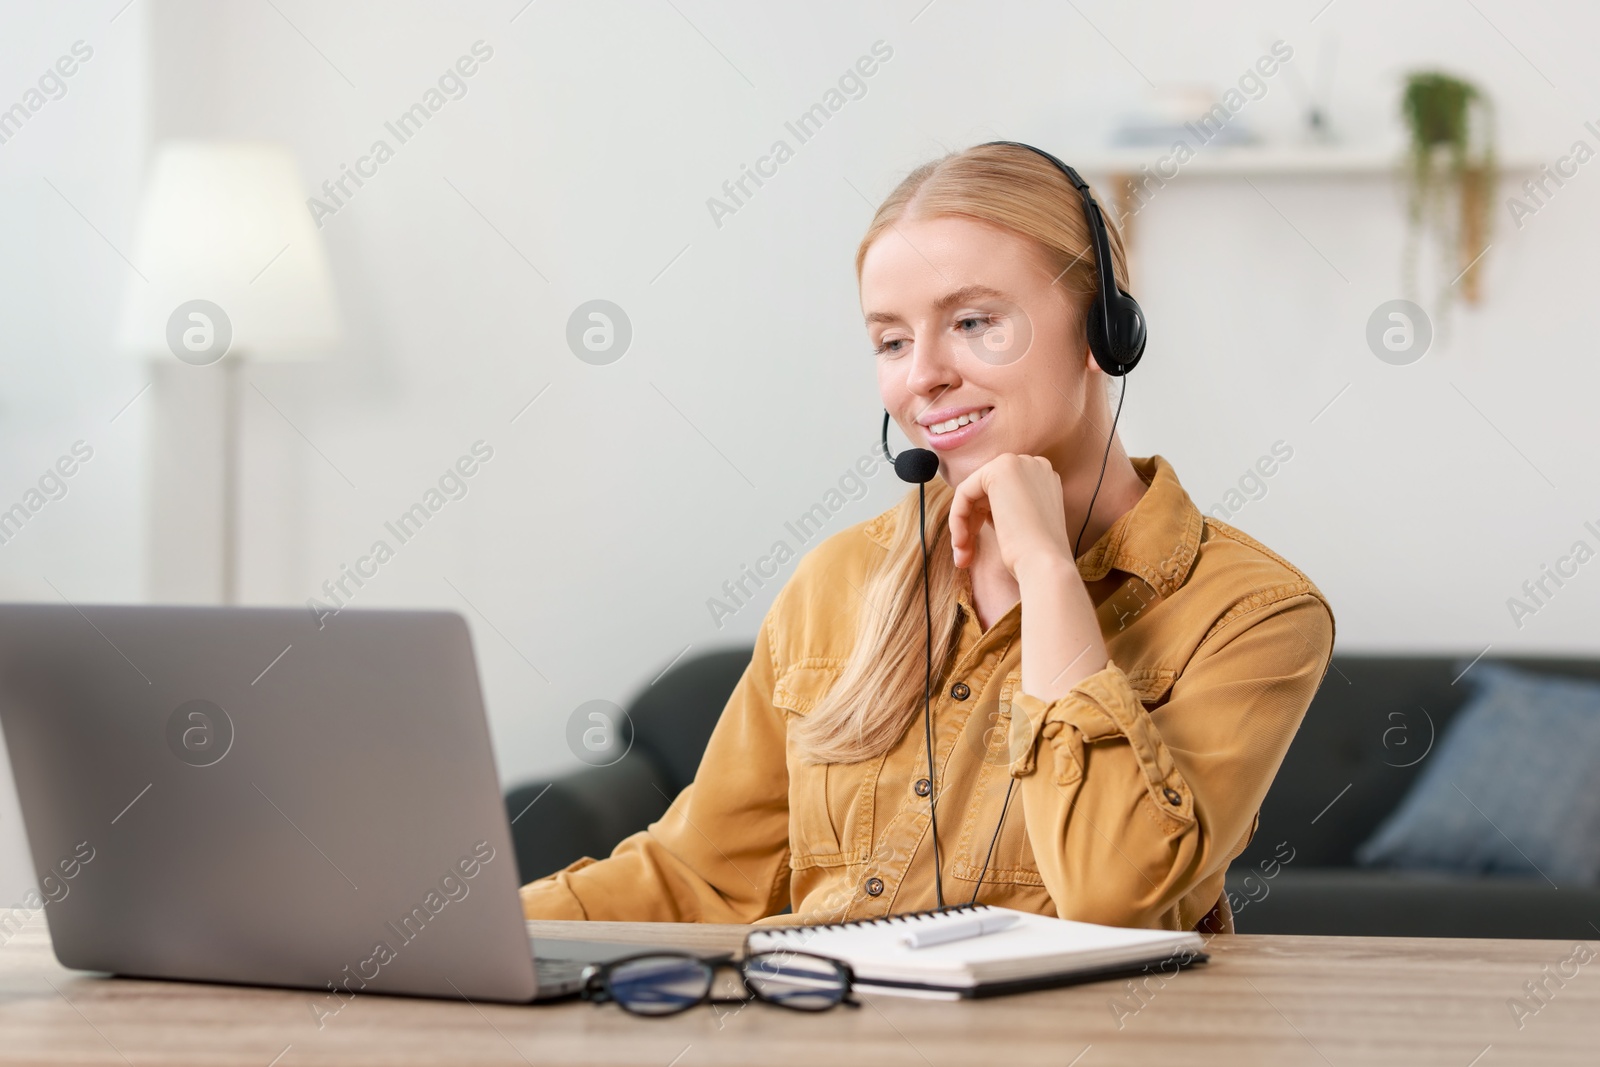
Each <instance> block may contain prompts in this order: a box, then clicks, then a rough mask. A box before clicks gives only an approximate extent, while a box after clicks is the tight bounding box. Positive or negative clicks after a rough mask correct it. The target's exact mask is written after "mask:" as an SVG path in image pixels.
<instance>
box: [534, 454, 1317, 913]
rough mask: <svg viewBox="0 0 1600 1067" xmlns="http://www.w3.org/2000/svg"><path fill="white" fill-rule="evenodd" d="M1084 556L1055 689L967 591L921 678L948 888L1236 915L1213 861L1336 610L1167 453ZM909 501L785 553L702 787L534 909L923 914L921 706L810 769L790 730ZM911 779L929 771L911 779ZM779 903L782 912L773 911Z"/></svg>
mask: <svg viewBox="0 0 1600 1067" xmlns="http://www.w3.org/2000/svg"><path fill="white" fill-rule="evenodd" d="M1132 462H1133V464H1134V467H1135V469H1136V470H1137V471H1138V473H1139V476H1140V478H1141V479H1142V480H1143V481H1144V482H1145V483H1146V484H1147V485H1148V486H1149V488H1148V489H1147V490H1146V491H1145V493H1144V495H1143V496H1142V497H1141V498H1140V499H1139V501H1138V503H1136V504H1135V505H1134V506H1133V508H1131V509H1130V510H1129V511H1127V512H1126V513H1124V514H1123V515H1122V516H1121V517H1119V518H1118V519H1117V521H1116V522H1115V523H1114V524H1113V525H1112V526H1111V528H1110V529H1109V530H1108V531H1106V533H1105V534H1104V536H1102V537H1101V538H1100V540H1099V541H1097V542H1096V543H1095V544H1094V545H1093V546H1091V547H1090V548H1089V549H1088V550H1087V551H1086V552H1085V553H1084V554H1083V556H1082V557H1080V558H1079V560H1078V570H1079V573H1080V574H1081V575H1082V576H1083V580H1084V582H1085V585H1086V587H1087V588H1088V590H1089V593H1090V598H1091V600H1092V601H1093V602H1094V604H1095V605H1096V611H1097V614H1098V616H1099V620H1100V629H1101V632H1102V634H1103V635H1104V638H1105V642H1106V647H1107V650H1108V651H1109V653H1110V660H1109V662H1107V664H1106V666H1105V667H1104V668H1103V669H1102V670H1100V671H1098V672H1096V673H1095V674H1092V675H1090V676H1089V677H1088V678H1086V679H1084V680H1083V681H1082V682H1081V683H1079V684H1078V685H1077V686H1075V687H1073V689H1072V690H1071V691H1070V692H1068V693H1067V694H1066V695H1065V696H1063V697H1061V698H1060V699H1058V700H1055V701H1051V702H1049V703H1046V702H1044V701H1042V700H1040V699H1038V698H1036V697H1034V696H1031V695H1030V694H1028V693H1025V692H1022V691H1021V689H1020V688H1019V682H1020V676H1021V662H1022V659H1021V657H1022V647H1021V642H1020V625H1021V613H1022V605H1021V604H1020V603H1018V604H1014V605H1012V607H1011V608H1010V610H1008V611H1007V612H1006V614H1005V615H1003V616H1002V617H1001V618H1000V619H999V620H997V621H996V622H995V623H994V625H993V626H991V627H990V628H989V629H988V630H984V629H983V628H982V626H981V624H980V623H979V622H978V619H977V614H976V612H975V611H974V610H973V606H972V601H971V596H970V583H969V587H968V588H966V589H963V590H962V592H961V595H960V603H961V607H962V613H961V628H960V638H959V647H958V649H957V652H956V654H955V656H954V657H953V660H952V663H953V667H952V669H951V670H950V671H949V672H948V673H947V674H946V675H945V676H944V677H942V678H940V679H937V680H936V684H935V686H934V690H933V694H934V696H933V723H934V727H933V729H934V746H935V747H934V751H935V759H936V762H937V765H938V766H939V767H940V768H941V770H940V777H941V791H940V795H939V808H938V826H939V847H940V855H941V859H942V861H943V879H944V888H945V900H946V902H947V903H956V902H960V903H965V902H966V901H967V900H968V899H969V898H970V897H971V895H972V891H973V887H974V884H975V882H976V880H977V878H978V872H979V869H980V868H981V867H982V866H983V863H984V856H985V854H986V852H987V851H988V849H989V847H990V841H991V838H992V837H993V835H994V833H995V826H996V823H997V821H999V819H1000V814H1001V806H1002V801H1003V799H1004V796H1005V793H1006V784H1007V781H1008V778H1014V779H1015V780H1016V787H1015V789H1014V791H1013V793H1012V797H1011V802H1010V806H1009V808H1008V810H1007V811H1006V814H1005V819H1004V822H1003V824H1002V826H1001V829H1000V833H999V838H998V840H997V841H995V843H994V851H993V858H992V860H991V861H990V863H989V869H988V872H987V873H986V874H985V875H984V877H983V883H982V887H981V895H980V897H979V899H980V900H981V901H984V902H988V903H993V904H1000V905H1004V906H1006V907H1011V908H1017V909H1020V910H1023V911H1031V912H1038V913H1041V914H1045V915H1057V916H1060V917H1062V918H1067V919H1080V920H1084V921H1088V922H1097V923H1107V924H1111V925H1116V926H1142V927H1160V928H1164V929H1171V930H1177V929H1193V928H1195V927H1196V926H1197V924H1199V923H1200V922H1201V921H1202V920H1207V921H1206V926H1205V927H1204V929H1207V930H1209V931H1212V932H1231V931H1232V929H1233V922H1232V915H1231V913H1230V912H1229V909H1228V906H1227V901H1226V897H1225V894H1224V893H1223V875H1224V873H1225V872H1226V870H1227V867H1228V864H1229V862H1230V861H1231V860H1232V859H1233V858H1234V857H1235V856H1237V855H1238V854H1239V853H1240V852H1241V851H1242V850H1243V849H1244V847H1245V845H1246V844H1248V843H1249V840H1250V838H1251V837H1253V836H1254V834H1255V830H1256V826H1257V823H1258V813H1259V809H1260V805H1261V800H1262V798H1263V797H1264V796H1265V795H1266V792H1267V787H1268V786H1269V785H1270V784H1271V783H1272V779H1273V776H1274V775H1275V774H1276V773H1277V770H1278V766H1279V764H1280V763H1281V762H1282V760H1283V757H1284V753H1285V752H1286V751H1287V750H1288V747H1289V742H1290V741H1291V740H1292V739H1293V737H1294V734H1295V731H1296V730H1297V729H1298V728H1299V726H1300V721H1301V719H1302V718H1303V717H1304V715H1305V711H1306V707H1307V706H1308V705H1309V703H1310V701H1311V697H1312V694H1313V693H1314V692H1315V691H1316V689H1317V687H1318V685H1320V684H1321V681H1322V678H1323V676H1324V674H1325V673H1326V672H1327V669H1328V663H1329V657H1330V656H1331V654H1332V649H1333V639H1334V620H1333V612H1332V610H1331V609H1330V607H1329V606H1328V602H1327V600H1326V599H1325V598H1324V597H1323V595H1322V593H1321V591H1320V590H1318V589H1317V587H1316V586H1315V585H1314V584H1312V582H1311V580H1310V579H1309V578H1307V577H1306V576H1305V575H1304V574H1302V573H1301V572H1300V571H1299V570H1297V569H1296V568H1295V567H1294V565H1293V564H1291V563H1289V562H1288V561H1287V560H1285V559H1283V558H1282V557H1281V556H1279V555H1277V554H1275V553H1274V552H1272V551H1271V550H1270V549H1268V548H1266V547H1265V546H1264V545H1262V544H1260V543H1259V542H1257V541H1255V540H1253V539H1251V538H1250V537H1248V536H1246V535H1245V534H1243V533H1241V532H1240V531H1239V530H1237V529H1235V528H1234V527H1232V526H1230V525H1228V524H1227V523H1223V522H1219V521H1217V520H1216V519H1213V518H1210V517H1209V516H1205V515H1203V514H1202V513H1201V512H1200V511H1199V509H1198V508H1196V507H1195V505H1194V503H1193V501H1192V500H1191V499H1190V498H1189V495H1188V493H1187V492H1185V491H1184V489H1183V487H1182V486H1181V485H1180V484H1179V483H1178V479H1177V476H1176V474H1174V472H1173V470H1172V467H1171V465H1170V464H1168V463H1167V461H1166V460H1165V459H1163V458H1162V457H1161V456H1159V455H1156V456H1151V457H1149V458H1142V459H1141V458H1133V460H1132ZM916 521H917V493H916V491H915V490H912V491H911V492H909V493H908V494H907V495H906V496H905V497H904V498H902V499H901V501H900V502H899V503H898V504H896V505H895V506H894V507H892V508H890V509H889V510H887V511H885V512H883V513H882V514H880V515H878V516H877V517H875V518H873V519H870V520H868V521H866V522H862V523H858V524H856V525H854V526H851V527H850V528H848V529H845V530H841V531H840V532H838V533H836V534H834V535H833V536H831V537H829V538H827V539H826V540H824V541H822V542H821V543H819V544H818V545H817V546H816V547H815V548H814V549H812V550H811V551H810V552H808V553H807V554H806V555H805V556H804V557H802V558H801V560H800V562H799V563H798V564H797V565H796V569H795V573H794V575H793V576H792V577H791V578H790V579H789V581H788V582H787V583H786V584H785V585H784V587H783V589H782V590H781V591H780V592H779V594H778V596H777V598H776V600H775V601H774V602H773V605H772V607H771V609H770V610H769V611H768V612H767V615H766V617H765V618H764V619H763V620H762V622H761V625H760V628H759V629H758V631H757V633H756V642H755V654H754V655H753V656H752V658H751V660H750V665H749V666H748V667H747V668H746V669H745V672H744V674H743V676H742V677H741V678H740V680H739V683H738V686H737V687H736V688H735V690H734V693H733V696H732V697H731V698H730V699H729V701H728V703H727V706H726V707H725V708H724V709H723V712H722V715H721V717H720V719H719V720H718V722H717V726H716V728H715V730H714V731H713V733H712V735H711V740H710V742H709V744H708V745H707V747H706V751H705V755H704V757H703V758H702V761H701V763H700V767H699V770H698V773H697V774H696V776H695V780H694V782H693V783H691V784H690V785H689V786H687V787H686V788H685V789H684V790H683V791H682V792H681V793H679V794H678V796H677V797H676V798H675V799H674V800H673V802H672V804H671V806H670V807H669V808H668V810H667V812H666V814H665V815H663V816H662V817H661V818H660V819H659V820H657V821H656V822H654V823H652V824H650V826H649V827H648V828H647V829H645V830H641V831H639V832H638V833H635V834H633V835H631V836H630V837H628V838H626V839H625V840H623V841H622V842H621V843H620V844H618V845H617V846H616V848H615V849H614V850H613V851H612V853H611V855H610V857H608V858H606V859H601V860H595V859H594V858H592V857H584V858H583V859H580V860H578V861H576V862H574V863H572V864H570V865H568V866H567V867H566V868H564V869H563V870H560V871H557V872H555V873H553V874H550V875H547V876H545V877H543V878H540V879H538V880H536V881H533V882H530V883H529V884H527V885H525V886H523V887H522V890H521V894H522V904H523V912H524V914H525V915H526V916H527V917H528V918H530V919H609V920H638V921H672V922H734V923H749V922H758V923H763V924H770V923H779V922H782V923H788V922H801V921H804V922H831V921H839V920H842V919H857V918H867V917H874V916H880V915H886V914H889V913H891V912H901V911H909V910H912V909H918V908H929V907H933V906H934V905H935V897H934V877H933V863H934V859H933V856H934V853H933V847H932V844H931V842H930V837H929V832H928V830H929V815H928V801H927V798H926V796H925V795H922V793H921V792H919V790H921V791H923V792H925V791H926V788H927V786H926V784H925V783H923V782H922V780H923V779H925V778H926V776H927V764H926V758H927V757H926V749H925V746H924V735H923V723H922V716H921V714H920V709H919V714H917V715H916V717H915V718H914V719H913V720H911V725H910V726H909V727H908V728H907V730H906V732H905V735H904V736H903V737H902V738H901V739H900V741H899V743H898V744H897V745H896V746H895V747H894V748H893V749H892V750H890V751H889V752H888V753H887V754H886V755H884V756H882V757H879V758H877V759H872V760H867V761H865V762H861V763H853V764H820V765H819V764H808V763H805V762H802V761H801V760H800V759H799V758H798V754H797V751H796V749H795V746H794V743H793V742H792V741H791V740H790V739H789V736H788V735H789V727H790V726H791V725H792V724H794V723H795V722H796V721H797V720H798V719H799V718H800V717H802V716H804V715H806V714H807V713H808V712H809V711H810V710H811V709H812V707H813V706H814V705H815V704H816V702H817V700H818V698H819V697H820V696H822V695H823V694H824V693H825V692H826V691H827V689H828V687H829V686H830V685H831V684H832V683H833V681H834V680H835V679H836V678H837V677H838V675H839V672H840V670H841V668H842V666H843V664H844V662H845V659H846V657H847V656H848V655H849V653H850V648H851V642H852V639H853V635H854V634H855V633H856V628H857V627H856V617H857V614H858V613H859V612H861V611H863V610H867V608H866V605H865V602H864V601H863V600H862V598H861V596H860V594H858V593H857V592H856V590H857V589H862V588H864V587H865V586H864V583H865V580H866V577H867V574H868V573H869V571H870V570H871V569H872V567H873V566H874V564H876V563H877V562H878V561H879V560H880V559H881V558H882V557H883V556H884V554H885V552H886V550H887V546H888V544H889V541H890V536H891V533H892V531H893V529H894V527H895V524H896V523H900V522H911V523H913V524H914V523H915V522H916ZM919 783H921V784H919ZM785 905H788V906H790V907H791V908H792V909H793V914H790V915H780V914H779V913H780V912H782V910H783V908H784V907H785Z"/></svg>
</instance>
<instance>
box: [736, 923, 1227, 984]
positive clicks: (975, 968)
mask: <svg viewBox="0 0 1600 1067" xmlns="http://www.w3.org/2000/svg"><path fill="white" fill-rule="evenodd" d="M980 916H995V917H998V916H1015V917H1016V921H1015V923H1014V924H1013V925H1011V926H1010V927H1007V928H1006V929H1004V930H1000V931H998V932H996V933H990V934H984V935H982V936H980V937H972V938H967V939H964V940H960V941H947V942H943V943H941V944H934V945H929V946H926V947H923V948H910V947H908V946H907V945H906V944H905V936H906V933H907V931H908V930H911V929H918V930H922V929H929V928H930V924H931V925H932V926H938V925H939V924H951V923H966V922H967V921H968V920H970V919H972V918H975V917H980ZM1204 948H1205V942H1204V940H1202V939H1201V937H1200V935H1199V934H1197V933H1195V932H1193V931H1178V930H1146V929H1132V928H1124V927H1119V926H1101V925H1098V924H1096V923H1085V922H1076V921H1073V920H1070V919H1056V918H1052V917H1050V916H1047V915H1036V914H1034V913H1032V912H1025V911H1016V910H1015V909H1012V908H1000V907H995V906H994V905H991V904H977V905H963V906H960V907H954V908H946V909H944V910H933V911H913V912H904V913H902V914H900V915H889V916H884V917H882V918H877V919H860V920H856V921H854V922H843V923H829V924H825V925H817V926H777V927H767V928H763V929H757V930H752V931H751V932H750V934H749V935H748V936H747V937H746V939H745V951H746V952H768V951H781V950H785V949H787V950H790V951H794V952H810V953H814V954H816V955H819V956H827V957H830V958H832V959H836V960H842V961H843V962H845V963H847V964H849V965H850V968H851V970H852V971H853V972H854V973H855V987H856V988H857V989H858V990H860V991H862V992H866V993H892V994H897V995H901V996H921V997H933V998H937V999H949V1000H954V999H958V998H962V997H986V996H996V995H998V994H1002V993H1018V992H1022V991H1024V990H1029V989H1043V988H1046V987H1049V986H1059V985H1071V984H1073V983H1076V982H1087V981H1094V980H1098V979H1103V978H1113V977H1122V976H1125V975H1134V974H1139V973H1142V972H1144V971H1145V970H1146V969H1147V968H1148V969H1150V970H1152V971H1159V973H1162V974H1165V975H1171V974H1173V973H1175V972H1176V970H1177V969H1178V968H1180V967H1185V966H1188V965H1190V964H1192V963H1203V962H1205V961H1206V960H1207V959H1208V958H1209V957H1208V956H1207V955H1206V953H1205V951H1204Z"/></svg>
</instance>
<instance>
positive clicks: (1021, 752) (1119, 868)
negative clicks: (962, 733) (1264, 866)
mask: <svg viewBox="0 0 1600 1067" xmlns="http://www.w3.org/2000/svg"><path fill="white" fill-rule="evenodd" d="M1333 635H1334V624H1333V616H1332V614H1331V612H1330V611H1329V610H1328V607H1327V604H1326V603H1325V602H1324V601H1323V600H1321V599H1320V598H1318V597H1316V596H1314V595H1312V594H1299V595H1295V596H1291V597H1289V598H1287V599H1284V600H1281V601H1277V602H1273V603H1268V604H1265V605H1263V606H1260V607H1256V608H1253V609H1251V610H1249V611H1247V612H1244V613H1243V614H1241V615H1239V616H1237V617H1236V618H1233V619H1231V620H1229V621H1228V622H1227V623H1225V624H1224V625H1223V626H1221V627H1219V628H1218V629H1217V630H1216V631H1215V632H1214V633H1212V634H1211V635H1209V636H1208V638H1207V639H1206V640H1205V641H1204V642H1203V643H1202V644H1201V645H1200V647H1199V648H1198V649H1196V651H1195V653H1194V655H1193V656H1192V657H1191V658H1190V660H1189V662H1188V664H1187V665H1186V667H1185V668H1184V670H1183V671H1182V672H1181V674H1180V675H1179V676H1178V677H1177V679H1176V680H1175V681H1174V682H1173V684H1172V688H1171V692H1170V694H1169V698H1168V699H1167V701H1166V702H1165V703H1164V704H1162V705H1160V706H1159V707H1157V708H1156V709H1154V710H1153V711H1147V710H1146V709H1145V707H1144V705H1143V703H1141V701H1140V699H1139V695H1138V693H1137V691H1136V690H1135V689H1134V687H1133V685H1132V683H1131V682H1130V681H1129V679H1128V676H1127V675H1126V674H1124V673H1123V671H1122V668H1121V667H1119V666H1118V665H1117V663H1116V660H1115V658H1113V659H1111V660H1110V661H1109V662H1108V663H1107V664H1106V666H1105V667H1104V668H1103V669H1102V670H1100V671H1098V672H1096V673H1095V674H1092V675H1090V676H1089V677H1088V678H1086V679H1084V680H1083V681H1082V682H1080V683H1079V684H1078V685H1076V686H1074V687H1073V688H1072V689H1071V690H1070V691H1069V692H1067V693H1066V694H1065V695H1063V696H1062V697H1060V698H1059V699H1057V700H1054V701H1051V702H1049V703H1046V702H1044V701H1043V700H1040V699H1039V698H1037V697H1034V696H1031V695H1029V694H1027V693H1023V692H1020V691H1019V692H1018V693H1017V694H1016V695H1015V696H1014V697H1013V712H1012V722H1011V730H1012V746H1013V747H1012V751H1013V752H1014V753H1016V758H1015V759H1014V760H1013V762H1012V765H1011V773H1012V775H1013V777H1015V778H1017V779H1018V780H1019V790H1020V793H1021V799H1022V801H1023V805H1022V807H1023V812H1024V815H1025V821H1026V825H1027V831H1028V840H1029V844H1030V846H1031V847H1032V849H1033V852H1034V855H1035V858H1036V860H1037V862H1038V865H1039V872H1040V875H1041V876H1042V877H1043V879H1044V883H1045V886H1046V888H1047V890H1048V891H1049V893H1050V896H1051V898H1052V899H1053V901H1054V903H1055V906H1056V913H1057V914H1058V915H1059V916H1061V917H1062V918H1065V919H1078V920H1083V921H1087V922H1097V923H1105V924H1108V925H1113V926H1142V927H1150V926H1159V925H1161V924H1162V917H1163V915H1164V914H1166V913H1167V912H1169V911H1170V910H1171V909H1172V908H1173V905H1174V904H1175V903H1176V902H1177V901H1178V900H1179V899H1180V898H1182V897H1183V896H1184V895H1186V894H1187V893H1188V892H1189V891H1190V890H1192V889H1194V888H1195V887H1196V885H1197V884H1198V883H1199V882H1201V881H1203V880H1205V879H1206V878H1209V877H1211V876H1213V875H1214V874H1216V873H1217V872H1218V871H1220V870H1221V869H1223V868H1224V867H1225V866H1226V865H1227V863H1228V862H1229V861H1230V860H1231V859H1232V857H1233V856H1234V855H1235V854H1236V853H1237V852H1238V850H1239V849H1240V848H1242V846H1243V844H1244V842H1245V839H1246V838H1247V836H1248V834H1249V833H1250V829H1251V826H1252V824H1253V820H1254V818H1255V814H1256V812H1257V811H1258V810H1259V808H1260V805H1261V801H1262V799H1263V798H1264V797H1265V796H1266V793H1267V788H1268V787H1269V786H1270V785H1271V784H1272V779H1273V777H1274V775H1276V773H1277V770H1278V767H1279V765H1280V764H1281V763H1282V762H1283V757H1284V755H1285V753H1286V752H1287V751H1288V749H1289V743H1290V742H1291V741H1292V740H1293V738H1294V735H1295V731H1296V730H1298V729H1299V726H1300V722H1301V720H1302V719H1303V718H1304V716H1305V712H1306V708H1307V707H1308V706H1309V705H1310V703H1311V697H1312V695H1313V694H1314V693H1315V692H1316V689H1317V687H1318V685H1319V684H1320V683H1321V681H1322V677H1323V675H1324V674H1325V673H1326V671H1327V667H1328V662H1329V657H1330V656H1331V654H1332V649H1333Z"/></svg>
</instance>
